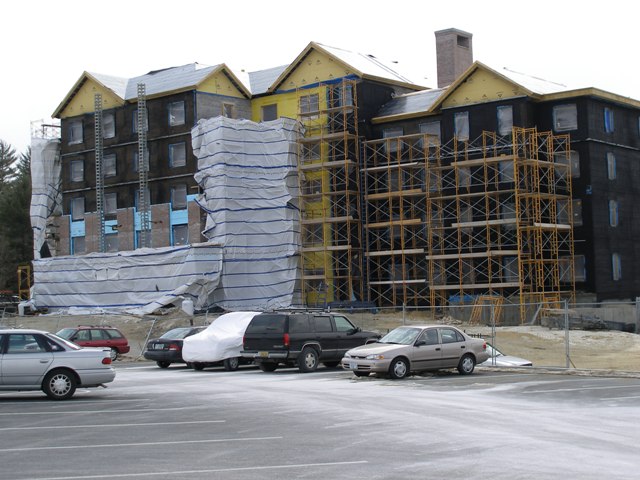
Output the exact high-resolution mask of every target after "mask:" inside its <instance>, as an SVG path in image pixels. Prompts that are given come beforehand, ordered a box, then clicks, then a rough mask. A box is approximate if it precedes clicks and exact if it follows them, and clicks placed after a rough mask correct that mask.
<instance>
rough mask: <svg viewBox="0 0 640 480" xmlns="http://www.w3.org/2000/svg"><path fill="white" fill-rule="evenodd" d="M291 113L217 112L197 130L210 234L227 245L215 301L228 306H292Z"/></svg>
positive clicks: (295, 218) (295, 220) (294, 205)
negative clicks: (269, 117) (241, 115)
mask: <svg viewBox="0 0 640 480" xmlns="http://www.w3.org/2000/svg"><path fill="white" fill-rule="evenodd" d="M299 133H300V124H299V123H298V122H296V121H295V120H292V119H289V118H280V119H278V120H274V121H271V122H263V123H255V122H251V121H249V120H234V119H230V118H226V117H216V118H212V119H208V120H201V121H199V122H198V124H197V125H196V126H195V127H194V128H193V130H192V132H191V136H192V144H193V149H194V153H195V155H196V157H197V158H198V172H197V173H196V174H195V179H196V181H197V182H198V183H199V185H200V186H201V188H202V192H203V194H202V195H201V197H200V198H199V200H198V203H199V204H200V206H201V207H202V208H203V209H204V210H205V211H206V213H207V223H206V229H205V231H204V234H205V236H206V237H207V238H208V239H209V240H211V241H214V242H216V243H220V244H221V245H222V246H223V267H222V275H221V279H220V285H219V286H218V288H217V289H216V291H215V292H214V294H213V296H212V298H211V303H212V304H216V305H218V306H220V307H222V308H225V309H227V310H239V309H242V310H245V309H256V310H263V309H267V308H278V307H286V306H289V305H291V304H292V300H293V295H294V290H295V287H296V283H297V279H298V276H299V254H298V252H299V247H300V228H299V222H300V220H299V218H300V211H299V207H298V201H299V195H298V188H299V187H298V171H297V143H296V142H297V139H298V135H299Z"/></svg>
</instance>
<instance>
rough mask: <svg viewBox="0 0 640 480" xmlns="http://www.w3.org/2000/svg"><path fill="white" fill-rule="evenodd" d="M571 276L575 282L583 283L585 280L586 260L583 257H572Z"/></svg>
mask: <svg viewBox="0 0 640 480" xmlns="http://www.w3.org/2000/svg"><path fill="white" fill-rule="evenodd" d="M573 275H574V279H575V281H576V282H584V281H586V280H587V269H586V259H585V257H584V255H575V256H574V257H573Z"/></svg>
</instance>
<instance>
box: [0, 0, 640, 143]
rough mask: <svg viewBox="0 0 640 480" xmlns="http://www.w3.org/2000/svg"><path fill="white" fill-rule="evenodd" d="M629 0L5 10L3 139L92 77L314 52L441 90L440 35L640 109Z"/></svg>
mask: <svg viewBox="0 0 640 480" xmlns="http://www.w3.org/2000/svg"><path fill="white" fill-rule="evenodd" d="M638 11H640V7H638V6H637V5H636V4H635V3H634V2H631V1H629V0H608V1H606V2H603V1H593V0H586V1H582V2H569V1H559V0H554V1H550V0H536V1H517V0H507V1H503V0H485V1H480V0H475V1H474V0H457V1H456V2H442V1H437V2H432V1H428V0H365V1H348V0H338V1H336V0H334V1H326V2H321V1H320V2H309V1H300V0H298V1H296V0H281V1H275V2H273V1H272V2H266V1H248V0H236V1H234V2H224V3H223V2H218V1H213V0H209V1H204V0H181V1H168V0H155V1H146V0H127V1H124V0H109V1H106V2H94V1H86V0H59V1H57V2H51V1H50V0H47V1H43V0H32V1H30V2H3V3H2V6H1V7H0V12H1V18H2V19H3V22H2V28H0V45H2V50H1V51H2V75H1V76H0V81H1V82H2V88H0V105H1V110H0V112H1V114H0V139H2V140H4V141H5V142H8V143H9V144H11V145H12V146H13V147H14V148H15V149H16V150H17V152H18V153H20V152H23V151H25V150H26V147H27V146H28V145H29V143H30V137H31V133H30V125H31V122H32V121H34V120H40V119H44V120H45V121H48V120H49V119H50V117H51V114H52V113H53V111H54V110H55V109H56V107H57V106H58V105H59V103H60V102H61V101H62V100H63V99H64V97H65V96H66V94H67V93H68V92H69V90H70V89H71V88H72V87H73V85H74V83H75V82H76V81H77V80H78V79H79V78H80V76H81V75H82V73H83V72H84V71H88V72H97V73H102V74H108V75H114V76H121V77H127V78H129V77H134V76H138V75H141V74H144V73H147V72H148V71H150V70H157V69H161V68H166V67H172V66H177V65H184V64H187V63H192V62H199V63H202V64H205V65H216V64H219V63H226V64H227V65H228V66H229V67H231V68H232V69H233V70H237V71H240V70H241V69H245V70H246V71H254V70H260V69H264V68H269V67H273V66H278V65H284V64H288V63H290V62H291V61H293V60H294V59H295V57H296V56H297V55H298V54H299V53H300V52H301V51H302V50H303V49H304V48H305V47H306V46H307V44H308V43H309V42H310V41H316V42H320V43H324V44H326V45H330V46H334V47H340V48H344V49H346V50H351V51H354V52H360V53H367V54H372V55H375V56H376V57H378V58H381V59H385V60H395V61H398V64H397V70H398V71H399V72H400V73H403V74H405V76H408V77H409V78H410V79H412V80H413V81H414V82H415V83H418V84H421V85H425V86H427V87H436V83H437V78H436V58H435V37H434V33H433V32H434V31H436V30H442V29H445V28H458V29H460V30H464V31H467V32H470V33H472V34H473V52H474V60H479V61H481V62H483V63H486V64H487V65H489V66H492V67H494V68H502V67H508V68H510V69H511V70H516V71H519V72H523V73H527V74H530V75H533V76H536V77H541V78H544V79H547V80H552V81H554V82H558V83H562V84H565V85H568V86H571V87H575V88H579V87H598V88H601V89H603V90H607V91H610V92H613V93H617V94H620V95H624V96H628V97H632V98H635V99H640V81H639V80H638V73H640V62H639V61H638V55H637V52H636V50H637V46H638V44H639V41H638V38H637V28H638V27H637V24H638V15H637V13H638Z"/></svg>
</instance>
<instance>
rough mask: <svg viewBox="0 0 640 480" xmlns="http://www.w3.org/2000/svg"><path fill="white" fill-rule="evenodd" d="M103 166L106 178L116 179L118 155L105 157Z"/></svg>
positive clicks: (113, 154)
mask: <svg viewBox="0 0 640 480" xmlns="http://www.w3.org/2000/svg"><path fill="white" fill-rule="evenodd" d="M103 165H104V170H103V171H104V176H105V177H115V175H116V173H117V166H116V154H115V153H112V154H109V155H105V156H104V159H103Z"/></svg>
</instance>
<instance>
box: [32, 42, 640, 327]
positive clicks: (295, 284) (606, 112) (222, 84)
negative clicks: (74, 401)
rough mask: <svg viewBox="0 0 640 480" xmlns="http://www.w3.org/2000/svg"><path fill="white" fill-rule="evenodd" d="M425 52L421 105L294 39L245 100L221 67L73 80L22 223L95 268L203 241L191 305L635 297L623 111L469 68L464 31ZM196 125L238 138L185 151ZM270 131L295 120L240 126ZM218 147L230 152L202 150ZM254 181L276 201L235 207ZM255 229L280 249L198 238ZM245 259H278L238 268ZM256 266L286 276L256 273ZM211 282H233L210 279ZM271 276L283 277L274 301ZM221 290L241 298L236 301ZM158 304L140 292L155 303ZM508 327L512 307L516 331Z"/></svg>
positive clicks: (341, 53) (634, 156)
mask: <svg viewBox="0 0 640 480" xmlns="http://www.w3.org/2000/svg"><path fill="white" fill-rule="evenodd" d="M436 38H437V44H438V66H439V70H442V77H441V75H440V73H441V72H440V71H439V85H438V88H436V89H431V90H430V89H425V88H424V87H421V86H419V85H416V84H415V83H413V82H411V81H409V80H408V79H406V78H405V77H403V76H402V75H400V74H398V73H397V72H396V71H395V70H394V68H393V65H391V66H390V65H389V64H385V62H383V61H381V60H380V59H377V58H376V57H374V56H372V55H361V54H356V53H353V52H349V51H346V50H342V49H337V48H334V47H328V46H326V45H320V44H317V43H314V42H311V43H310V44H309V45H308V46H307V47H306V48H305V49H304V50H303V51H302V52H301V53H300V55H298V57H296V59H294V61H293V62H291V63H290V64H288V65H285V66H282V67H276V68H273V69H269V70H264V71H260V72H252V73H250V74H249V79H248V81H246V85H247V86H245V85H244V84H243V81H244V79H243V80H240V77H237V76H236V75H235V74H233V73H232V72H231V71H230V70H229V69H228V67H226V66H225V65H224V64H220V65H217V66H215V67H206V68H203V67H199V66H197V65H187V66H182V67H176V68H172V69H164V70H157V71H153V72H149V73H148V74H146V75H142V76H140V77H136V78H135V79H128V80H127V79H113V77H109V76H103V75H97V74H88V73H85V74H83V76H82V77H81V78H80V80H79V81H78V82H77V83H76V85H75V86H74V87H73V88H72V90H71V91H70V92H69V94H68V95H67V97H65V99H64V100H63V101H62V102H61V103H60V105H59V107H58V109H57V110H56V112H55V115H54V116H56V117H58V118H60V119H61V124H62V135H61V139H60V142H59V147H58V151H57V152H53V153H51V154H50V155H49V157H47V158H49V160H45V161H44V162H43V163H44V164H47V162H49V163H52V162H53V163H55V162H56V161H57V162H59V163H60V165H59V169H61V174H60V178H61V180H60V181H59V182H58V184H57V187H56V188H57V190H56V192H57V195H58V194H59V197H56V196H55V195H53V196H52V198H55V200H54V201H53V204H52V206H51V207H50V208H49V209H48V211H47V213H46V215H45V214H44V213H42V212H41V213H40V214H39V216H40V217H42V218H48V219H49V221H48V222H46V226H45V223H44V221H43V224H42V225H41V230H42V235H43V237H46V243H47V245H48V246H49V247H50V251H51V252H53V254H54V256H56V255H62V256H69V257H75V256H80V257H82V256H83V255H87V254H92V252H104V253H105V254H109V253H110V254H113V255H117V254H118V252H124V251H136V250H137V249H139V248H141V247H152V248H168V249H171V248H176V247H183V246H186V245H196V244H199V243H200V242H211V240H212V239H213V238H216V239H217V241H219V242H220V243H219V245H218V247H219V249H218V250H211V251H209V252H207V255H208V256H209V257H210V258H211V259H212V260H211V261H213V262H216V265H217V267H216V269H209V270H207V269H204V270H207V271H206V272H204V271H203V272H202V273H203V274H207V273H211V272H212V271H213V270H215V271H216V275H219V276H218V277H216V280H215V281H214V282H212V284H211V288H212V289H213V290H212V291H210V292H209V293H210V295H208V296H206V295H205V296H202V298H204V297H207V299H204V300H203V299H202V298H201V299H200V300H199V301H201V303H202V304H201V305H199V306H201V307H206V306H207V305H211V304H212V303H213V304H216V305H222V306H225V305H226V306H227V308H240V307H242V306H245V307H246V306H251V307H253V308H267V307H268V306H274V305H276V306H277V305H280V304H281V302H285V301H287V302H293V303H294V304H298V303H302V304H305V305H310V306H325V305H330V306H351V307H355V306H371V305H373V306H376V307H400V306H402V305H406V306H415V307H419V306H434V307H441V306H447V305H469V304H474V305H483V304H485V305H494V306H499V305H501V304H502V303H503V302H508V303H518V304H522V305H526V304H528V303H530V302H538V301H551V302H553V301H558V300H559V299H560V298H569V299H571V298H573V296H574V294H575V290H576V289H578V290H580V291H582V292H588V293H595V294H596V296H597V297H598V298H599V299H606V298H625V297H634V296H636V295H638V294H639V293H640V286H639V285H636V284H635V282H636V281H635V278H636V277H639V276H638V275H635V273H634V271H635V268H636V267H635V264H636V261H635V258H636V255H635V253H634V248H635V247H634V246H633V244H632V240H631V239H633V238H635V237H634V236H635V235H636V233H640V232H635V230H636V229H637V228H640V227H636V225H638V222H634V221H633V208H632V207H630V205H633V204H635V203H634V202H635V198H632V196H633V195H632V193H630V192H631V188H630V186H629V182H630V181H632V180H631V179H632V178H633V171H634V170H633V165H634V164H636V163H637V160H638V152H640V135H635V136H634V135H633V133H631V132H632V131H633V129H631V128H625V126H628V125H630V124H633V125H634V126H635V128H636V130H637V125H638V123H637V121H638V118H640V102H637V101H635V100H631V99H624V98H621V97H619V96H617V95H615V94H611V93H608V92H604V91H601V90H598V89H595V88H589V89H577V90H571V89H567V88H566V87H561V86H558V84H552V83H551V82H545V81H542V80H540V79H534V78H533V77H527V76H526V75H523V74H516V73H515V72H509V71H504V70H496V69H492V68H490V67H488V66H486V65H484V64H481V63H479V62H473V60H472V54H471V35H470V34H468V33H466V32H462V31H459V30H455V29H449V30H444V31H440V32H436ZM449 67H451V68H449ZM96 94H100V95H101V97H102V98H101V100H102V101H101V103H94V100H95V101H96V102H97V101H98V99H99V98H98V96H97V95H96ZM89 99H90V100H91V101H90V102H89ZM145 112H146V114H145ZM216 117H224V118H226V119H228V120H229V122H217V123H216V122H214V123H213V124H211V125H213V126H211V127H210V131H213V130H214V129H226V130H228V131H233V132H234V135H238V132H241V131H243V129H244V128H248V129H249V130H251V132H253V133H251V135H254V134H255V135H256V136H255V137H253V136H247V137H246V138H242V137H241V136H234V137H233V138H232V139H226V138H223V139H221V140H219V139H217V137H216V140H215V141H213V140H212V141H211V142H210V143H207V141H205V140H203V139H204V138H205V137H201V136H200V135H201V134H202V128H203V127H202V125H204V124H203V123H202V122H208V121H209V119H212V118H216ZM285 118H289V119H295V120H297V125H298V126H299V129H300V130H299V133H295V135H294V136H293V137H292V136H291V135H292V134H293V132H294V130H296V129H297V128H298V127H292V126H291V125H290V124H289V123H288V122H287V121H284V122H280V123H279V124H278V125H279V126H278V129H280V131H282V132H284V133H286V135H284V136H283V137H282V138H278V139H274V138H272V137H269V135H271V134H272V133H273V131H274V129H273V128H271V129H269V128H267V129H266V130H264V129H263V128H262V127H259V126H257V124H265V125H267V126H273V125H275V124H272V123H270V122H274V121H276V120H279V119H285ZM614 118H615V119H616V121H615V122H614V121H613V119H614ZM245 120H247V121H251V122H253V123H252V124H251V125H250V126H249V124H246V125H245V124H243V123H242V122H243V121H245ZM207 125H209V124H207ZM620 125H622V127H621V126H620ZM207 128H209V127H207ZM282 129H284V130H282ZM91 132H93V134H91ZM101 132H102V133H101ZM208 133H210V132H208ZM208 133H207V134H208ZM202 135H204V134H202ZM262 135H267V136H266V137H264V136H262ZM636 137H638V138H636ZM221 142H223V143H224V142H230V143H225V145H227V147H226V148H224V149H222V150H216V151H215V152H214V151H213V150H212V148H213V145H214V144H218V143H221ZM279 142H280V143H279ZM260 145H262V146H266V145H272V146H274V148H273V149H272V148H260V149H258V150H255V148H256V147H257V146H260ZM277 145H280V147H278V148H275V146H277ZM205 154H206V155H208V156H207V157H206V158H207V159H208V160H207V162H204V163H203V158H205V157H203V156H202V155H205ZM276 154H286V155H287V156H286V157H283V158H286V160H282V161H275V160H274V158H275V157H274V155H276ZM291 154H293V155H294V157H295V159H296V160H295V161H294V162H293V163H292V162H291V160H290V158H292V157H291V156H290V155H291ZM214 157H215V162H214V161H213V158H214ZM54 159H58V160H54ZM603 159H605V160H604V162H605V163H606V166H607V167H606V168H604V169H603V168H600V166H601V165H602V163H603ZM203 168H206V169H209V170H210V171H214V170H215V169H221V171H222V170H223V169H224V172H225V173H221V174H220V176H219V177H215V178H220V179H221V180H223V181H224V182H228V181H229V179H233V181H235V182H236V183H233V189H237V191H236V190H234V193H233V195H232V194H230V193H229V194H227V193H228V192H231V191H232V190H231V187H230V188H229V189H228V192H226V193H225V192H224V191H222V192H221V191H218V193H217V195H216V196H214V197H213V200H211V201H212V202H214V203H209V201H206V202H205V201H204V200H203V195H204V194H205V193H206V192H205V191H204V190H203V188H204V187H203V184H202V183H199V182H198V181H196V177H198V176H199V175H200V173H199V172H201V171H202V169H203ZM229 168H230V169H231V170H229ZM234 169H235V170H234ZM232 170H233V171H232ZM241 170H242V172H243V173H242V174H240V173H239V172H240V171H241ZM216 171H217V170H216ZM276 171H277V172H279V173H278V174H277V175H274V172H276ZM247 172H250V173H247ZM245 174H246V175H245ZM267 177H268V178H269V179H270V180H269V181H270V182H271V181H272V180H273V181H274V182H275V183H274V184H271V183H270V184H269V191H271V192H276V191H277V192H279V194H278V196H276V195H275V193H274V194H273V195H267V194H266V193H265V192H266V191H267V190H266V189H265V191H264V192H260V193H257V192H258V191H259V190H260V188H259V185H260V183H259V182H260V179H264V178H267ZM276 177H277V179H276ZM276 180H277V181H276ZM51 182H53V183H55V182H54V181H53V180H52V181H51ZM51 182H50V183H51ZM237 182H239V183H237ZM294 182H295V186H294ZM224 184H227V183H224ZM216 188H217V187H216ZM243 189H244V190H243ZM254 197H255V198H254ZM218 201H221V202H226V203H223V204H218V203H215V202H218ZM254 201H255V202H256V203H255V204H253V203H252V204H247V203H243V202H254ZM276 210H277V211H280V212H281V213H282V215H281V217H278V219H277V221H278V222H284V223H278V224H279V225H282V227H281V228H280V230H278V231H277V232H276V231H275V230H274V231H273V232H272V233H273V234H274V235H276V234H277V235H280V234H283V235H285V237H283V238H284V240H282V241H281V242H280V243H278V244H277V245H276V244H275V243H274V242H275V240H273V241H270V239H269V235H268V234H267V233H268V232H271V230H268V227H267V223H266V222H265V221H263V220H262V219H261V221H260V222H254V221H251V222H248V223H247V226H249V224H250V228H245V229H242V228H241V229H239V230H237V231H233V234H232V235H230V236H226V237H224V238H223V237H222V236H217V237H216V236H215V235H211V233H212V228H213V227H214V226H218V227H219V226H220V225H222V224H225V221H226V220H228V216H227V213H229V212H233V214H234V215H235V214H238V217H237V218H235V217H234V220H233V222H238V223H241V222H242V221H244V220H246V219H247V218H248V217H247V216H246V215H245V216H244V217H242V212H253V213H255V214H257V213H256V212H262V213H260V214H259V215H258V216H260V217H261V218H267V217H268V214H271V213H273V212H275V211H276ZM221 212H227V213H225V214H224V215H225V216H223V217H220V218H218V219H217V220H215V221H212V220H211V218H214V217H215V215H217V214H221ZM294 217H295V218H294ZM216 218H217V217H216ZM269 218H271V217H269ZM274 221H275V220H274ZM227 224H228V225H231V222H227ZM256 228H258V229H261V230H260V231H257V230H255V229H256ZM229 231H230V230H229ZM251 236H253V238H254V239H255V238H261V239H262V240H261V242H263V243H256V242H255V241H253V240H251ZM273 238H275V237H273ZM43 241H44V240H43ZM227 242H228V243H227ZM42 245H43V242H42V241H41V242H39V243H38V242H36V248H37V249H38V251H37V252H36V258H38V256H39V252H40V250H41V247H42ZM231 247H232V248H231ZM267 247H268V248H271V249H276V248H279V249H280V250H277V251H276V250H273V251H272V253H273V255H274V256H273V257H269V258H267V257H265V256H262V257H256V254H257V252H260V251H267V250H265V249H266V248H267ZM261 249H262V250H261ZM44 250H46V249H44ZM44 250H42V251H44ZM232 250H233V251H234V252H236V253H237V252H240V251H241V252H242V255H244V257H242V259H240V260H238V258H233V257H232V256H229V255H230V254H229V252H231V251H232ZM278 252H279V254H280V256H281V257H282V258H281V259H282V260H283V261H285V262H286V266H283V265H282V264H280V263H277V262H275V261H274V263H272V264H271V266H269V261H271V260H269V259H270V258H274V259H275V258H276V254H277V253H278ZM596 252H597V254H596ZM285 259H286V260H285ZM256 260H259V261H256ZM43 261H44V260H43ZM238 261H241V262H244V263H242V265H244V266H243V267H242V268H239V269H238V270H237V272H236V271H234V270H233V268H232V265H236V266H237V265H238ZM261 262H262V263H261ZM34 265H35V270H36V286H37V284H38V277H37V275H38V265H37V264H34ZM296 265H297V266H296ZM622 265H624V271H623V269H622ZM639 268H640V267H639ZM256 269H257V270H256ZM232 271H234V272H235V273H233V278H234V279H236V280H234V282H231V280H230V279H231V277H232V276H231V275H229V276H225V272H232ZM241 272H244V273H243V274H242V273H241ZM274 272H278V275H283V276H282V277H278V279H277V282H276V280H275V279H274V278H275V277H274V275H273V273H274ZM283 272H289V273H283ZM151 273H152V272H151ZM96 275H97V276H99V275H98V274H96ZM100 275H101V274H100ZM243 275H244V276H245V277H246V278H250V279H252V280H251V281H252V282H254V283H255V284H254V283H251V282H249V283H244V284H243V283H241V282H240V283H238V282H237V279H238V278H241V277H242V276H243ZM639 278H640V277H639ZM267 279H272V280H273V282H274V283H273V286H274V288H275V285H276V283H277V285H278V287H277V293H276V291H275V290H274V291H272V292H270V291H269V288H271V287H270V286H271V284H269V285H267V287H269V288H267V289H265V290H264V291H263V292H262V291H261V295H259V296H258V295H255V291H254V289H255V288H256V287H258V286H265V282H266V281H267ZM226 282H227V283H226ZM285 285H286V287H284V286H285ZM123 288H126V286H124V287H123ZM156 289H157V290H162V288H159V287H158V286H157V285H156ZM282 289H285V290H286V291H283V290H282ZM44 290H46V288H44ZM36 291H37V288H36ZM40 291H41V292H42V291H43V290H42V287H41V290H40ZM176 291H177V290H176ZM176 291H174V290H171V287H169V286H167V287H166V288H165V289H164V291H163V292H159V293H162V294H163V295H164V298H165V299H169V300H170V299H171V298H178V296H179V294H178V293H176ZM145 292H146V291H145ZM231 292H233V293H231ZM134 293H135V292H134ZM276 297H278V298H281V300H279V301H276V300H274V299H275V298H276ZM229 298H232V299H233V301H232V302H231V303H225V302H226V301H228V299H229ZM225 299H226V300H225ZM76 300H77V301H78V302H80V301H81V300H82V299H80V298H77V299H76ZM86 302H87V304H91V302H94V304H96V303H95V299H94V298H87V299H86ZM207 302H209V303H208V304H207ZM98 303H99V302H98ZM530 315H531V312H529V311H528V310H527V307H526V306H523V307H522V309H521V311H520V312H519V316H520V318H521V320H524V319H525V318H528V317H530Z"/></svg>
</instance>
